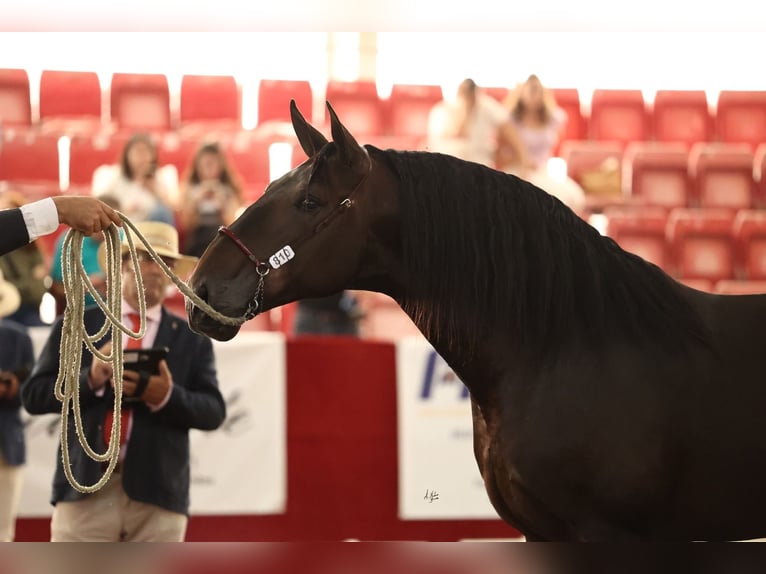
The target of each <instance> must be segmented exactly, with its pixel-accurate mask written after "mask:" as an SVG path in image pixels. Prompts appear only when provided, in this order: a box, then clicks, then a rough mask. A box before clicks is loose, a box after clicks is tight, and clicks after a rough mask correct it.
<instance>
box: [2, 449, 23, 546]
mask: <svg viewBox="0 0 766 574" xmlns="http://www.w3.org/2000/svg"><path fill="white" fill-rule="evenodd" d="M23 471H24V467H23V466H10V465H9V464H8V463H6V462H5V458H3V454H2V453H0V542H13V537H14V535H15V533H16V515H17V514H18V510H19V500H20V499H21V486H22V480H23Z"/></svg>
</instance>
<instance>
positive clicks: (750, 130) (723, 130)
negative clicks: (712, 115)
mask: <svg viewBox="0 0 766 574" xmlns="http://www.w3.org/2000/svg"><path fill="white" fill-rule="evenodd" d="M716 135H717V136H718V140H719V141H721V142H724V143H744V144H747V145H749V146H750V149H751V150H755V148H756V147H757V146H758V145H759V144H761V143H764V142H766V91H763V92H755V91H753V92H750V91H736V90H722V91H721V92H720V93H719V95H718V103H717V104H716Z"/></svg>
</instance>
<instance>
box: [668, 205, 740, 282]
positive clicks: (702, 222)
mask: <svg viewBox="0 0 766 574" xmlns="http://www.w3.org/2000/svg"><path fill="white" fill-rule="evenodd" d="M733 224H734V214H733V213H732V212H731V211H730V210H727V209H691V208H676V209H673V210H671V212H670V214H669V215H668V225H667V237H668V244H669V245H670V250H671V258H672V274H674V275H675V276H676V277H679V278H681V279H707V280H709V281H713V282H715V281H720V280H721V279H734V275H735V260H734V241H733V239H732V228H733Z"/></svg>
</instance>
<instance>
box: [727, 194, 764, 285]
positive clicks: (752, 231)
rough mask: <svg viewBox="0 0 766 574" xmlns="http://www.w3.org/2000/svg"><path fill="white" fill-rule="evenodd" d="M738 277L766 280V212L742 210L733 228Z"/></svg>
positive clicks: (735, 218) (738, 213)
mask: <svg viewBox="0 0 766 574" xmlns="http://www.w3.org/2000/svg"><path fill="white" fill-rule="evenodd" d="M732 236H733V238H734V248H735V254H736V263H737V276H738V277H741V278H743V279H753V280H756V279H757V280H766V211H761V210H754V209H742V210H740V211H738V212H737V214H736V216H735V217H734V224H733V228H732Z"/></svg>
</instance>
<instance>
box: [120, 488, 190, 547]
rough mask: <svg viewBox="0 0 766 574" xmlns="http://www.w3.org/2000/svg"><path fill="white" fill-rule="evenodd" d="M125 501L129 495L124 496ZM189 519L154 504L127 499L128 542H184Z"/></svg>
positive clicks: (126, 534) (126, 533)
mask: <svg viewBox="0 0 766 574" xmlns="http://www.w3.org/2000/svg"><path fill="white" fill-rule="evenodd" d="M123 496H125V499H127V495H125V494H124V492H123ZM187 522H188V517H187V516H186V515H185V514H179V513H177V512H171V511H170V510H165V509H164V508H160V507H159V506H155V505H153V504H146V503H144V502H137V501H135V500H130V499H127V502H126V503H125V538H124V540H125V541H126V542H183V541H184V537H185V536H186V524H187Z"/></svg>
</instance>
